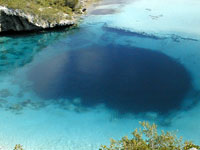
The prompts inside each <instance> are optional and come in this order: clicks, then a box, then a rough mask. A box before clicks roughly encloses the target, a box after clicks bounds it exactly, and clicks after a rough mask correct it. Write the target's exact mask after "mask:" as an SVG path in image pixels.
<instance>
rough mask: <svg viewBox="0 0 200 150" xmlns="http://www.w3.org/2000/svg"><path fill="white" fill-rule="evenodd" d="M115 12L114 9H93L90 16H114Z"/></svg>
mask: <svg viewBox="0 0 200 150" xmlns="http://www.w3.org/2000/svg"><path fill="white" fill-rule="evenodd" d="M115 13H117V11H116V10H115V9H95V10H93V11H92V12H91V13H90V14H92V15H109V14H115Z"/></svg>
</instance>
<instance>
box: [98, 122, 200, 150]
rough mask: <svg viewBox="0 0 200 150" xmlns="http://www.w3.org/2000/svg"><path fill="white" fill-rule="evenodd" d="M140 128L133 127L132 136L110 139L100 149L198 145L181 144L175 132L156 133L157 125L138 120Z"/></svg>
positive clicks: (166, 149)
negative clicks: (107, 143)
mask: <svg viewBox="0 0 200 150" xmlns="http://www.w3.org/2000/svg"><path fill="white" fill-rule="evenodd" d="M140 124H141V126H142V128H139V129H135V131H134V132H133V133H132V135H133V138H132V139H128V137H127V136H125V137H123V138H122V139H121V140H119V141H116V140H114V139H111V141H110V142H111V144H110V146H108V147H107V146H105V145H102V146H101V148H100V150H189V149H190V148H197V149H199V148H200V147H199V146H197V145H195V144H193V143H192V142H187V141H186V142H185V143H184V144H183V142H182V138H177V137H176V135H175V133H172V132H164V131H161V134H158V131H157V125H156V124H152V125H151V124H149V123H148V122H145V121H144V122H140Z"/></svg>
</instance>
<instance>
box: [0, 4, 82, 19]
mask: <svg viewBox="0 0 200 150" xmlns="http://www.w3.org/2000/svg"><path fill="white" fill-rule="evenodd" d="M78 4H79V0H1V1H0V5H1V6H6V7H8V8H11V9H18V10H21V11H23V12H24V13H28V14H31V15H33V16H37V17H39V18H40V19H44V20H48V21H50V22H52V21H59V20H62V19H71V17H72V14H73V12H74V11H76V10H78V8H79V6H78Z"/></svg>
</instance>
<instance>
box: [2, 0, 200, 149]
mask: <svg viewBox="0 0 200 150" xmlns="http://www.w3.org/2000/svg"><path fill="white" fill-rule="evenodd" d="M105 2H106V0H105ZM105 2H104V3H102V4H100V5H96V6H95V7H94V8H93V9H94V10H95V9H110V8H112V9H113V8H114V9H115V10H117V12H116V13H114V14H107V15H105V14H104V15H92V14H91V15H89V16H88V17H86V18H85V21H84V23H83V27H84V26H87V25H88V24H91V25H92V24H98V23H106V24H105V25H106V26H107V27H112V28H117V29H123V30H127V31H131V32H137V33H145V34H148V35H156V36H158V37H167V39H166V40H165V41H164V42H160V41H155V40H151V39H147V40H144V39H142V38H132V37H129V38H126V39H125V40H124V38H123V37H122V38H120V39H116V40H115V41H114V42H120V43H124V44H131V43H133V45H134V46H138V47H144V48H152V49H155V50H161V51H162V52H163V53H165V54H167V55H168V56H170V57H173V58H176V59H177V60H179V61H180V62H181V63H182V64H183V65H184V66H185V67H186V68H187V69H188V70H189V71H190V73H191V75H192V79H193V81H192V82H193V85H194V87H195V89H196V90H197V91H200V71H199V70H200V69H199V68H200V29H199V27H200V17H199V14H200V9H199V6H200V1H198V0H135V1H132V2H130V1H129V2H127V3H123V4H122V3H120V4H119V3H117V2H116V4H113V3H110V4H109V3H105ZM122 2H123V1H122ZM91 30H94V31H91V32H94V33H95V32H96V31H95V28H94V29H91ZM174 39H176V40H178V41H179V42H176V41H174ZM187 39H193V40H187ZM194 39H195V40H194ZM141 42H142V43H143V44H142V45H141ZM48 49H51V46H49V48H47V50H46V51H47V52H48ZM46 51H45V52H43V53H44V55H45V54H46ZM42 55H43V54H41V57H43V56H42ZM39 57H40V56H39ZM27 68H28V66H25V67H24V68H21V70H20V69H19V70H17V71H16V72H13V73H12V74H9V75H5V74H4V75H1V76H2V77H1V78H0V83H1V84H0V90H2V89H8V90H9V92H10V93H9V96H5V95H4V98H0V101H1V105H2V106H3V107H6V106H7V105H8V103H9V109H8V110H6V109H3V107H2V109H0V115H1V116H0V149H2V150H12V149H13V147H14V145H15V144H22V145H23V146H24V149H25V150H97V149H98V147H99V146H100V144H108V143H109V139H110V138H111V137H113V138H120V137H122V136H124V135H130V133H131V131H133V129H134V128H135V127H138V126H139V125H138V121H140V120H141V121H142V120H144V119H145V120H150V121H156V119H157V116H156V114H153V113H152V114H151V113H150V114H149V115H146V118H143V117H140V116H133V115H130V116H127V117H119V116H118V115H117V114H113V113H112V112H110V111H108V110H106V109H105V108H104V107H98V108H94V109H91V110H89V111H85V110H84V108H79V107H78V100H76V99H75V100H74V104H73V105H72V104H66V103H67V102H66V103H64V104H63V103H57V104H52V103H51V102H50V101H48V102H43V101H42V100H41V99H40V98H39V97H38V96H37V95H35V94H34V93H33V92H32V91H31V90H29V88H28V86H29V85H28V84H27V83H22V81H21V79H20V78H22V79H23V76H22V75H21V74H22V73H23V71H24V70H26V69H27ZM21 72H22V73H21ZM19 74H20V78H19V77H18V75H19ZM19 82H20V85H23V86H24V89H26V91H23V92H22V90H23V88H22V87H21V86H19V84H18V83H19ZM4 92H5V93H7V94H8V91H7V92H6V91H4ZM5 93H4V94H5ZM199 97H200V96H199ZM199 97H198V98H199ZM12 103H13V105H10V104H12ZM16 103H21V104H23V106H24V107H23V109H22V108H21V107H20V106H19V105H16ZM60 105H62V107H61V106H60ZM11 106H12V107H11ZM16 108H18V110H19V111H16ZM80 112H81V113H80ZM199 114H200V104H197V105H196V106H195V107H194V108H192V109H190V110H187V111H181V112H179V113H178V114H176V116H175V117H172V118H170V122H171V125H170V126H163V127H161V128H162V129H165V130H179V132H178V135H182V136H184V138H185V139H192V140H193V141H194V142H196V143H197V144H200V125H199V124H200V119H199V118H200V115H199ZM164 120H165V119H164ZM165 121H166V122H167V120H165Z"/></svg>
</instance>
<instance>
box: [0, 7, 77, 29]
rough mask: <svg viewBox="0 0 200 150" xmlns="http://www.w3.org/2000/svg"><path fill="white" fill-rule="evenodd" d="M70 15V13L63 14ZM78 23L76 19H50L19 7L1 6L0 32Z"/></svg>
mask: <svg viewBox="0 0 200 150" xmlns="http://www.w3.org/2000/svg"><path fill="white" fill-rule="evenodd" d="M61 15H63V16H64V15H66V16H67V15H68V14H64V13H63V14H61ZM75 23H76V20H75V19H74V18H73V17H72V19H63V20H60V21H51V22H50V21H48V20H44V19H41V18H39V16H33V15H31V14H28V13H24V12H23V11H21V10H19V9H10V8H7V7H5V6H0V32H10V31H34V30H42V29H49V28H55V27H64V26H71V25H74V24H75Z"/></svg>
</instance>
